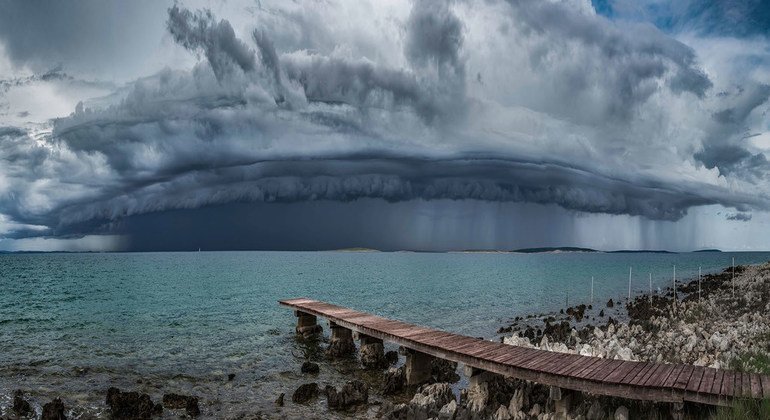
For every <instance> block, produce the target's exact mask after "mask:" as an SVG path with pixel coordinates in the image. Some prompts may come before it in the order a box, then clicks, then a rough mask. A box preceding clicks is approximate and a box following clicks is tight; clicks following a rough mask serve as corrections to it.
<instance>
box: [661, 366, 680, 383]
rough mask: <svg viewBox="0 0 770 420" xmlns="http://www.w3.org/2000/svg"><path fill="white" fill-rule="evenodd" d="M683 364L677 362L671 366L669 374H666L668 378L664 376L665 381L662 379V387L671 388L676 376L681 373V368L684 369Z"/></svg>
mask: <svg viewBox="0 0 770 420" xmlns="http://www.w3.org/2000/svg"><path fill="white" fill-rule="evenodd" d="M684 366H685V365H681V364H677V365H674V366H673V367H672V368H671V374H670V375H668V378H666V380H665V381H663V387H665V388H671V387H673V386H674V384H675V383H676V380H677V378H679V374H680V373H682V369H684Z"/></svg>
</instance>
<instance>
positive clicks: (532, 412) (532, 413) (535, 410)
mask: <svg viewBox="0 0 770 420" xmlns="http://www.w3.org/2000/svg"><path fill="white" fill-rule="evenodd" d="M529 415H530V416H534V417H537V416H539V415H540V404H537V403H535V405H533V406H532V409H531V410H529Z"/></svg>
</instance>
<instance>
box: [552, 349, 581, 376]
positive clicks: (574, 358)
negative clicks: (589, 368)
mask: <svg viewBox="0 0 770 420" xmlns="http://www.w3.org/2000/svg"><path fill="white" fill-rule="evenodd" d="M586 362H588V359H587V358H586V357H584V356H578V355H576V354H570V355H569V357H568V360H566V361H565V362H564V363H562V364H559V365H554V366H553V367H552V369H549V370H548V372H550V373H552V374H554V375H562V374H564V373H565V372H568V371H569V370H571V369H573V368H575V367H577V366H579V365H581V364H584V363H586Z"/></svg>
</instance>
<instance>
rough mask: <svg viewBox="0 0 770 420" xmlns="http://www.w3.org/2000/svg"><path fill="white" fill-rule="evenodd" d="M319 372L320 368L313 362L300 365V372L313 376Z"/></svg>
mask: <svg viewBox="0 0 770 420" xmlns="http://www.w3.org/2000/svg"><path fill="white" fill-rule="evenodd" d="M320 371H321V368H320V367H319V366H318V363H313V362H305V363H303V364H302V367H301V368H300V372H302V373H309V374H312V375H315V374H317V373H318V372H320Z"/></svg>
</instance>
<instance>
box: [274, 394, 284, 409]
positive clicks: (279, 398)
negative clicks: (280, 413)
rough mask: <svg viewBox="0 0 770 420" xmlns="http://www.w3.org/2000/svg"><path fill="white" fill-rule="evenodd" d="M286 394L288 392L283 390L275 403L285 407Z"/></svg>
mask: <svg viewBox="0 0 770 420" xmlns="http://www.w3.org/2000/svg"><path fill="white" fill-rule="evenodd" d="M285 395H286V394H284V393H283V392H281V395H279V396H278V398H276V399H275V405H277V406H278V407H283V397H284V396H285Z"/></svg>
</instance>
